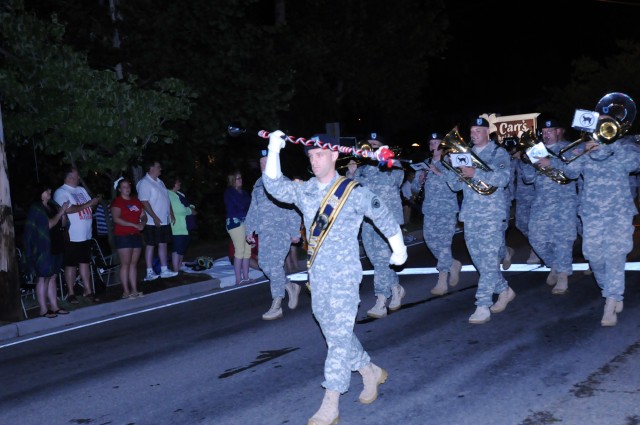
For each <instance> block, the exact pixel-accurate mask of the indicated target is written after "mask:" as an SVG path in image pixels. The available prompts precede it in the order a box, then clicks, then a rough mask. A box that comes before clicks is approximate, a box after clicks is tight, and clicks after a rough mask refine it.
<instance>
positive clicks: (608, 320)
mask: <svg viewBox="0 0 640 425" xmlns="http://www.w3.org/2000/svg"><path fill="white" fill-rule="evenodd" d="M616 304H617V301H616V300H615V299H614V298H611V297H609V298H607V301H606V302H605V304H604V314H603V315H602V320H601V321H600V324H601V325H602V326H615V325H616V323H618V316H616Z"/></svg>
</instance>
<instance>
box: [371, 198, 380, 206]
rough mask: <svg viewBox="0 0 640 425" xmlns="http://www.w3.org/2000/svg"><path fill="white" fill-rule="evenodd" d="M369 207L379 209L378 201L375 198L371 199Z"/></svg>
mask: <svg viewBox="0 0 640 425" xmlns="http://www.w3.org/2000/svg"><path fill="white" fill-rule="evenodd" d="M371 207H372V208H380V199H378V197H377V196H374V197H373V198H371Z"/></svg>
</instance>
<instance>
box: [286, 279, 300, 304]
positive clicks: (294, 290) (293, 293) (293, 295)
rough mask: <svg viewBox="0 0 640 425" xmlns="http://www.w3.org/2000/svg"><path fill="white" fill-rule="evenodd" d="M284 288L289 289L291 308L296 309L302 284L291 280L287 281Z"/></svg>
mask: <svg viewBox="0 0 640 425" xmlns="http://www.w3.org/2000/svg"><path fill="white" fill-rule="evenodd" d="M284 289H285V290H286V291H287V295H288V296H289V304H288V306H289V308H290V309H291V310H294V309H295V308H296V307H298V297H299V295H300V285H298V284H295V283H293V282H291V281H287V284H286V285H285V286H284Z"/></svg>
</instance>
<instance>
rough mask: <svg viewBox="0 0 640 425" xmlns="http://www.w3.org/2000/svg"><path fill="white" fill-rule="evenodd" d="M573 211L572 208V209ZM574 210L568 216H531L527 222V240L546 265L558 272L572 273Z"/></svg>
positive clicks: (574, 238) (574, 227) (574, 229)
mask: <svg viewBox="0 0 640 425" xmlns="http://www.w3.org/2000/svg"><path fill="white" fill-rule="evenodd" d="M572 211H574V210H572ZM576 217H577V216H575V211H574V212H573V213H572V214H570V216H568V217H562V214H553V215H549V216H546V217H545V219H542V220H541V219H539V218H538V217H533V218H532V219H531V221H530V222H529V242H530V243H531V247H532V248H533V250H534V251H535V252H536V254H537V255H538V257H540V259H541V260H542V261H543V262H544V264H545V265H546V266H547V267H553V268H554V269H555V271H556V272H558V273H566V274H567V275H568V276H571V275H572V274H573V243H574V242H575V240H576V233H577V232H576V224H575V221H576Z"/></svg>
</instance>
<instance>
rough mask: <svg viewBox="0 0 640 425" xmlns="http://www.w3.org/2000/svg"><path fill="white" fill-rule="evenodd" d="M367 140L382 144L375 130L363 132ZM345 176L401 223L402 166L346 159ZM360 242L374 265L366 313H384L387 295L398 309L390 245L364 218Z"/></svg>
mask: <svg viewBox="0 0 640 425" xmlns="http://www.w3.org/2000/svg"><path fill="white" fill-rule="evenodd" d="M367 142H368V143H369V145H370V146H371V149H372V150H374V151H375V150H377V149H379V148H380V147H381V146H382V145H383V144H384V142H383V139H382V137H381V135H380V134H378V133H375V132H374V133H369V134H368V135H367ZM347 177H349V178H353V179H355V180H356V181H357V182H358V183H360V184H361V185H363V186H365V187H366V188H368V189H369V190H371V191H372V192H373V193H375V194H376V195H378V197H379V199H380V200H381V201H382V202H383V203H384V204H385V206H386V207H387V208H388V209H389V211H390V212H391V213H392V214H393V218H394V219H395V220H396V221H397V222H398V224H399V225H400V226H403V225H404V220H403V216H402V200H401V199H400V185H402V181H403V180H404V170H403V169H402V168H395V167H393V168H391V169H389V168H387V167H384V168H381V167H378V164H377V163H376V164H375V165H374V164H371V163H366V162H365V163H364V164H363V165H361V166H359V167H358V166H356V165H354V164H352V163H350V165H349V166H348V171H347ZM362 245H363V246H364V250H365V252H366V254H367V257H369V260H370V261H371V264H373V268H374V274H373V291H374V294H375V296H376V303H375V304H374V305H373V307H371V309H369V311H367V315H368V316H369V317H373V318H376V319H380V318H382V317H386V316H387V299H388V298H391V300H390V301H389V310H391V311H394V310H398V309H399V308H400V307H401V306H402V299H403V298H404V296H405V290H404V288H403V287H402V285H400V278H399V277H398V274H397V273H396V271H395V270H393V269H392V268H391V267H389V257H390V256H391V248H390V247H389V244H388V242H387V240H386V239H385V238H384V237H383V236H382V235H381V234H380V232H379V231H378V230H377V229H376V228H375V227H374V226H373V225H372V224H371V223H370V222H369V221H368V220H365V221H363V223H362Z"/></svg>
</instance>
